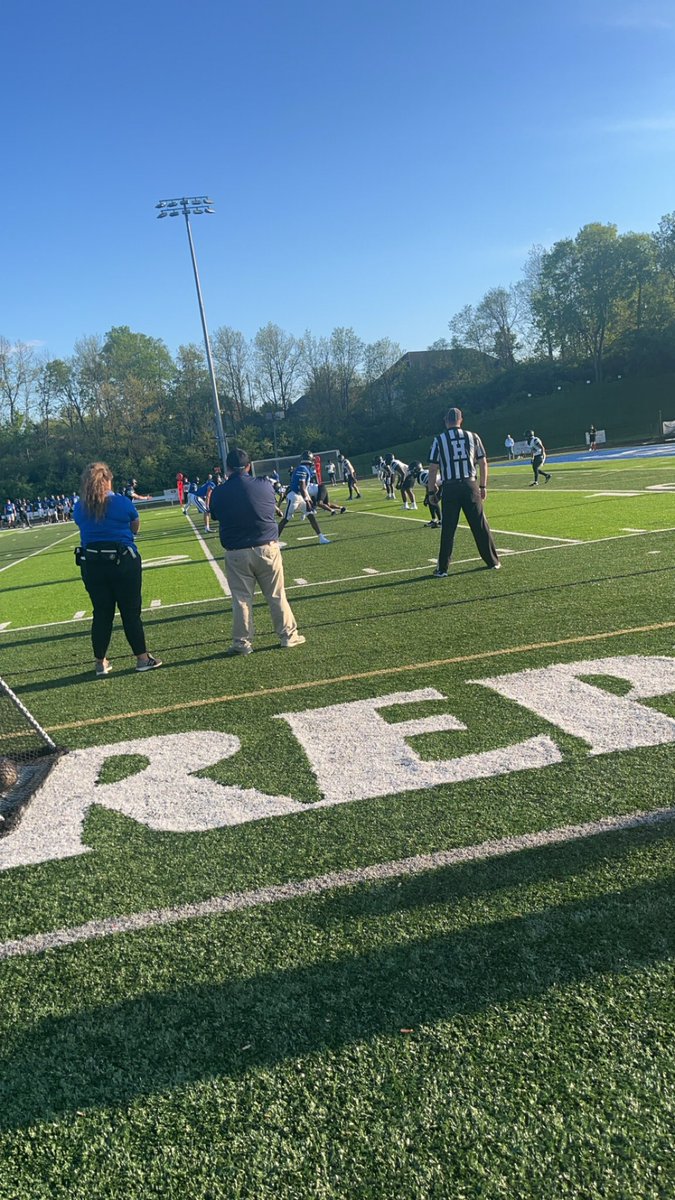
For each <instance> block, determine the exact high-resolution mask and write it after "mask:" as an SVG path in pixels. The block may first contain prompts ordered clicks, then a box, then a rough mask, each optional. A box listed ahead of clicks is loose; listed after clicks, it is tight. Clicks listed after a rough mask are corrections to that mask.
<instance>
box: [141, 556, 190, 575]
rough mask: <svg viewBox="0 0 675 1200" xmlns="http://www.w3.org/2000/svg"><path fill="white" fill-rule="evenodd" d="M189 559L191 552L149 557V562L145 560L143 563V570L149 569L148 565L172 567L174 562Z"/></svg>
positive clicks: (187, 560)
mask: <svg viewBox="0 0 675 1200" xmlns="http://www.w3.org/2000/svg"><path fill="white" fill-rule="evenodd" d="M189 561H190V555H189V554H169V555H167V557H166V558H149V559H148V560H147V562H146V561H145V560H143V562H142V564H141V565H142V567H143V570H144V571H147V570H148V567H170V566H172V565H173V563H179V562H189Z"/></svg>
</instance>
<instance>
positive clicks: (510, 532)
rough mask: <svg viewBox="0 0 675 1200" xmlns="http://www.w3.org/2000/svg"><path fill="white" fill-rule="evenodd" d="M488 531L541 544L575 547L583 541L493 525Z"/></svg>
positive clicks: (466, 526) (466, 527)
mask: <svg viewBox="0 0 675 1200" xmlns="http://www.w3.org/2000/svg"><path fill="white" fill-rule="evenodd" d="M458 528H460V529H468V528H469V527H468V525H461V526H458ZM490 529H491V530H492V532H493V533H505V534H508V536H509V537H524V538H536V539H537V540H538V541H541V542H569V544H570V545H571V546H576V545H578V544H580V543H581V542H583V540H584V539H583V538H564V537H553V536H552V535H551V534H550V533H519V532H518V530H517V529H496V528H495V526H494V525H491V526H490Z"/></svg>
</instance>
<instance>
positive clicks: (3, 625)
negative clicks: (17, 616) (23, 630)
mask: <svg viewBox="0 0 675 1200" xmlns="http://www.w3.org/2000/svg"><path fill="white" fill-rule="evenodd" d="M11 624H12V622H11V621H3V622H2V624H1V625H0V633H2V631H3V629H9V626H10V625H11Z"/></svg>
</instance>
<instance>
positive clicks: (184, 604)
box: [0, 525, 675, 634]
mask: <svg viewBox="0 0 675 1200" xmlns="http://www.w3.org/2000/svg"><path fill="white" fill-rule="evenodd" d="M459 528H460V529H464V530H465V532H466V533H469V532H470V531H469V529H468V528H467V527H465V526H463V525H460V526H459ZM656 533H675V525H669V526H667V527H665V528H664V529H650V530H648V531H646V532H645V533H617V534H611V535H610V536H609V537H601V538H588V539H587V540H585V541H582V540H580V541H574V542H570V541H560V542H557V543H555V544H554V545H549V546H528V548H527V549H524V550H500V551H499V553H500V554H507V555H508V556H509V557H510V558H519V557H520V556H521V555H523V554H542V553H545V552H546V551H550V550H570V549H573V548H574V547H576V546H595V545H598V544H599V543H601V542H613V541H623V540H625V539H627V538H634V537H648V536H650V535H651V534H656ZM532 536H533V537H537V536H538V535H537V534H533V535H532ZM436 561H437V559H435V558H430V559H428V560H427V562H426V563H424V564H423V565H422V566H419V567H397V568H396V569H394V570H390V571H378V578H381V579H384V578H386V577H387V576H389V575H412V574H415V573H416V572H417V571H428V570H429V563H436ZM474 562H481V559H480V557H479V556H478V555H473V556H472V557H471V558H453V560H452V563H451V567H461V566H466V565H467V564H469V563H474ZM358 580H361V582H363V574H359V575H342V576H340V577H339V578H337V579H317V580H311V581H310V580H307V579H306V580H303V581H302V582H300V581H299V580H297V579H296V580H295V583H288V584H286V591H287V592H291V591H295V590H296V589H297V588H299V587H303V588H305V587H328V586H332V585H336V584H341V583H356V582H357V581H358ZM259 594H260V593H259V592H256V595H259ZM221 599H222V597H221V596H207V597H206V598H205V599H203V600H178V601H175V602H174V603H172V604H163V605H162V611H163V612H164V611H166V610H167V609H170V608H191V607H193V606H196V605H199V604H217V603H218V602H219V601H220V600H221ZM148 611H149V608H147V607H146V608H144V609H143V612H148ZM72 624H73V618H72V617H70V618H68V619H66V620H64V621H45V622H42V623H41V624H38V625H17V626H15V627H14V628H13V629H11V630H9V632H11V633H13V634H14V633H29V632H30V631H31V630H33V629H51V628H52V627H53V626H57V625H72ZM2 632H3V630H2V627H1V626H0V633H2Z"/></svg>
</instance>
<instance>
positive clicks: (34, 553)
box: [0, 529, 80, 571]
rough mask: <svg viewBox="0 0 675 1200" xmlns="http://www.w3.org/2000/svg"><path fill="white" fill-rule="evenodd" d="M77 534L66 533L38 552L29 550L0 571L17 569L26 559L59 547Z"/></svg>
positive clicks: (77, 533) (76, 530) (76, 532)
mask: <svg viewBox="0 0 675 1200" xmlns="http://www.w3.org/2000/svg"><path fill="white" fill-rule="evenodd" d="M79 532H80V531H79V529H75V530H74V531H73V533H67V534H66V536H65V537H62V538H57V539H56V541H55V542H50V543H49V545H48V546H41V547H40V549H39V550H31V552H30V554H24V556H23V558H15V559H14V562H11V563H7V564H6V566H4V567H0V571H9V570H10V569H11V568H12V567H18V566H19V564H20V563H23V562H26V561H27V559H29V558H35V555H36V554H43V553H44V551H45V550H51V549H52V547H54V546H58V545H60V543H61V542H67V541H68V538H74V537H78V536H79Z"/></svg>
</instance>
